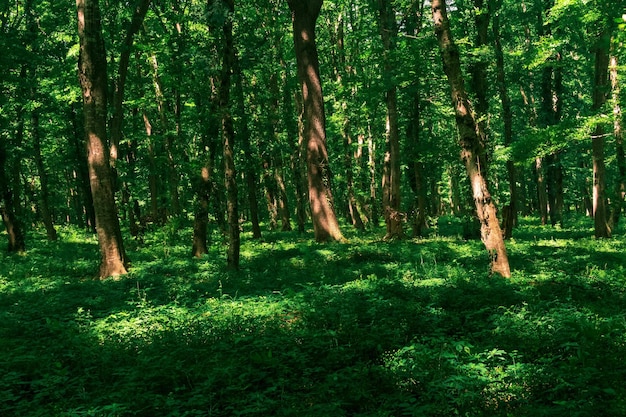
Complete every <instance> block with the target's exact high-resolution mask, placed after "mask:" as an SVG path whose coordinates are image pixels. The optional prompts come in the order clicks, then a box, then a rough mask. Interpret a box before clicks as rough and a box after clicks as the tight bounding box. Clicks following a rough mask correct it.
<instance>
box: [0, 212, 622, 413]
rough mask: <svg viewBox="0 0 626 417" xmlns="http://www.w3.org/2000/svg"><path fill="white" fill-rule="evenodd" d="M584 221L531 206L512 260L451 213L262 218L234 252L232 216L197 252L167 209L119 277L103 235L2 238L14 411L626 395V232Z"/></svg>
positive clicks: (575, 409)
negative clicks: (231, 265)
mask: <svg viewBox="0 0 626 417" xmlns="http://www.w3.org/2000/svg"><path fill="white" fill-rule="evenodd" d="M571 224H574V226H573V227H571V228H567V227H566V228H561V229H552V228H549V227H548V228H544V227H540V226H538V225H537V224H536V221H535V220H533V219H522V225H521V226H520V227H519V228H518V229H517V230H516V232H515V233H516V237H515V240H514V241H512V242H510V243H509V245H508V249H509V254H510V257H511V264H512V268H513V277H512V278H511V279H509V280H504V279H501V278H499V277H495V276H490V275H489V274H488V272H487V269H486V268H487V263H488V257H487V255H486V254H485V253H484V251H483V248H482V244H481V243H480V242H479V241H464V240H463V239H461V238H460V233H458V230H460V229H459V228H458V227H457V226H458V225H457V224H456V223H455V222H454V221H449V222H448V221H446V222H445V223H442V226H441V227H440V228H439V229H438V230H437V231H436V233H433V234H432V235H431V236H430V237H428V238H425V239H419V240H406V241H395V242H383V241H381V239H380V236H378V235H374V234H373V233H372V234H359V235H357V234H354V236H351V235H350V232H348V233H347V234H348V235H349V236H348V237H349V242H348V243H344V244H327V245H322V244H317V243H315V242H313V241H311V239H310V236H298V235H296V234H295V233H294V234H292V233H283V232H281V233H265V236H264V239H263V240H261V241H252V240H249V238H248V239H244V241H243V247H242V267H241V270H240V271H238V272H233V271H228V270H226V269H225V268H224V263H225V260H224V249H225V247H224V245H223V242H222V240H221V237H220V236H219V235H214V236H213V237H212V239H213V243H212V244H211V247H210V253H209V254H208V255H207V256H206V257H204V258H202V259H200V260H198V259H192V258H190V257H189V252H190V248H189V247H188V237H189V236H190V233H191V232H190V230H189V229H186V228H184V227H182V226H181V225H174V226H175V227H174V226H172V225H168V226H166V227H164V228H162V229H158V230H155V231H153V232H151V233H149V234H148V235H147V236H146V237H145V240H144V242H145V243H144V244H139V243H136V242H129V245H128V246H129V248H130V250H129V255H130V258H131V260H132V263H133V268H132V270H131V273H130V274H128V275H127V276H125V277H122V278H121V279H120V280H117V281H114V280H105V281H99V280H95V279H93V277H94V274H95V271H96V268H97V262H98V251H97V242H96V241H95V240H94V239H93V237H91V236H83V234H82V232H80V231H77V230H74V229H61V230H60V235H61V237H62V239H61V240H60V241H59V242H46V241H45V240H44V236H43V234H42V233H38V234H35V235H33V236H30V239H29V242H31V243H30V245H31V246H32V247H33V249H32V250H29V252H28V253H27V254H26V255H25V256H7V255H6V254H1V255H0V261H1V263H0V323H1V324H0V341H1V343H0V415H11V416H243V415H247V416H331V415H332V416H394V417H395V416H453V415H460V416H516V417H517V416H533V417H534V416H596V415H598V416H599V415H606V416H617V415H624V414H626V401H625V400H624V399H625V398H626V387H625V386H624V384H623V381H624V380H626V366H624V364H623V358H625V357H626V313H625V312H626V298H625V297H626V290H625V289H626V282H625V281H626V257H625V256H624V255H623V253H624V250H625V249H626V244H625V242H624V239H623V236H621V235H619V234H618V235H617V237H615V238H614V239H611V240H601V241H596V240H595V239H593V238H590V237H589V236H590V233H589V230H588V226H587V225H585V223H581V224H575V223H573V222H572V223H571ZM444 234H445V236H444Z"/></svg>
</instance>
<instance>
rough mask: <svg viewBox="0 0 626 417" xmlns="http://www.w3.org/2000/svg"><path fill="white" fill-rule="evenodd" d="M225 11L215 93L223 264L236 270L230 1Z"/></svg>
mask: <svg viewBox="0 0 626 417" xmlns="http://www.w3.org/2000/svg"><path fill="white" fill-rule="evenodd" d="M222 1H223V5H224V7H225V8H226V14H225V16H224V23H223V26H222V32H223V36H224V38H223V42H224V45H223V50H222V56H223V61H222V78H221V85H220V92H219V107H220V113H221V116H222V141H223V142H222V143H223V146H224V148H223V150H224V153H223V157H224V175H225V181H224V183H225V185H226V214H227V216H228V220H227V222H228V250H227V255H226V262H227V265H228V267H230V268H233V269H238V268H239V250H240V246H241V240H240V237H239V206H238V199H237V193H238V192H237V171H236V169H235V159H234V158H235V152H234V149H233V146H234V142H235V128H234V126H233V117H232V114H231V111H230V108H229V106H230V87H231V76H232V72H233V67H234V65H235V59H236V55H235V46H234V45H233V21H232V14H233V12H234V8H235V6H234V1H233V0H222Z"/></svg>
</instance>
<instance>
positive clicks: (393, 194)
mask: <svg viewBox="0 0 626 417" xmlns="http://www.w3.org/2000/svg"><path fill="white" fill-rule="evenodd" d="M377 8H378V25H379V31H380V36H381V38H382V41H383V47H384V53H383V57H382V58H383V60H384V64H383V68H384V78H385V85H386V88H387V91H386V92H385V101H386V105H387V123H386V135H385V159H384V164H383V184H382V188H383V214H384V216H385V224H386V226H387V233H386V235H385V238H386V239H395V238H401V237H403V236H404V231H403V229H402V222H403V219H404V214H403V213H401V212H400V138H399V136H400V135H399V128H398V104H397V101H398V99H397V88H396V85H395V82H394V81H393V74H394V71H395V69H394V63H393V58H392V56H393V53H394V51H395V49H396V47H395V37H397V32H398V29H397V25H396V20H395V14H394V11H393V7H392V4H391V3H390V2H388V1H386V0H377Z"/></svg>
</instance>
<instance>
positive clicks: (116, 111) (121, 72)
mask: <svg viewBox="0 0 626 417" xmlns="http://www.w3.org/2000/svg"><path fill="white" fill-rule="evenodd" d="M150 2H151V0H137V2H136V5H135V10H134V12H133V17H132V19H131V21H130V25H129V26H128V29H127V30H126V36H125V37H124V41H123V42H122V49H121V52H120V61H119V64H118V66H117V77H116V79H115V87H114V93H113V116H112V117H111V123H110V130H111V149H110V155H111V160H110V163H111V166H113V167H114V166H115V162H116V161H117V158H118V149H119V145H120V141H121V140H122V124H123V121H124V108H123V103H124V90H125V88H126V75H127V74H128V64H129V62H130V53H131V49H132V46H133V40H134V37H135V34H136V33H137V32H138V31H139V29H140V28H141V25H142V23H143V20H144V18H145V16H146V13H147V12H148V7H150Z"/></svg>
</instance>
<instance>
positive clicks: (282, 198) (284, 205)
mask: <svg viewBox="0 0 626 417" xmlns="http://www.w3.org/2000/svg"><path fill="white" fill-rule="evenodd" d="M277 43H278V42H277ZM278 61H281V58H280V51H279V52H278ZM281 63H282V62H281ZM270 93H271V95H272V100H271V105H270V109H271V120H272V126H273V139H274V141H275V143H276V144H280V135H279V131H278V127H279V126H280V88H279V86H278V75H277V74H272V75H271V76H270ZM292 114H293V113H292ZM270 159H271V164H272V166H273V168H274V169H273V175H274V182H275V183H276V206H277V212H278V214H279V217H280V221H281V230H282V231H283V232H287V231H290V230H291V218H290V213H289V202H288V199H287V188H286V186H285V178H284V175H283V165H284V162H283V151H282V146H281V145H279V146H276V149H275V151H274V152H272V155H271V157H270Z"/></svg>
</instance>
